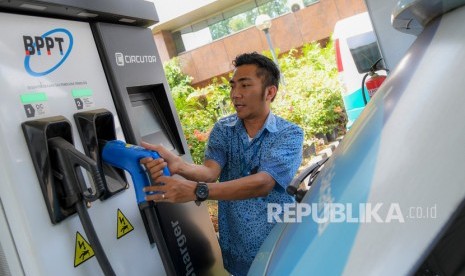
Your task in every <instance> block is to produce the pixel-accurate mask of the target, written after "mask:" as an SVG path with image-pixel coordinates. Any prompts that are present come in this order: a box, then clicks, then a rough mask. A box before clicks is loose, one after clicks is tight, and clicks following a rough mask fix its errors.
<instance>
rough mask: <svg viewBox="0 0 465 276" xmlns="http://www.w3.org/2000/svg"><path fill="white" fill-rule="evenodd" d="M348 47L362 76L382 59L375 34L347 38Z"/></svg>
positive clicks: (368, 33)
mask: <svg viewBox="0 0 465 276" xmlns="http://www.w3.org/2000/svg"><path fill="white" fill-rule="evenodd" d="M347 46H348V47H349V49H350V53H351V54H352V58H353V59H354V62H355V66H356V67H357V70H358V72H359V73H360V74H363V73H366V72H368V71H370V67H371V66H373V64H374V63H375V62H376V61H377V60H379V59H380V58H381V53H380V52H379V48H378V43H377V42H376V36H375V34H374V33H373V32H367V33H363V34H359V35H356V36H352V37H349V38H347Z"/></svg>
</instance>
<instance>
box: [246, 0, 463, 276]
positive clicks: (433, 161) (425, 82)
mask: <svg viewBox="0 0 465 276" xmlns="http://www.w3.org/2000/svg"><path fill="white" fill-rule="evenodd" d="M392 24H393V26H394V27H395V28H396V29H398V30H400V31H403V32H407V33H411V34H415V35H418V37H417V39H416V40H415V42H414V43H413V45H412V46H411V47H410V49H409V50H408V52H407V53H406V55H405V56H404V58H403V59H402V60H401V62H400V63H399V65H398V66H397V67H396V68H395V70H393V71H391V74H390V77H389V78H388V79H387V80H386V81H385V82H384V84H383V85H382V86H381V88H380V89H379V90H378V92H377V93H376V94H375V95H374V97H373V98H372V99H371V101H370V102H369V103H368V105H367V106H366V108H365V109H364V110H363V112H362V113H361V114H360V118H359V119H358V120H357V121H356V122H355V123H354V124H353V126H352V128H351V130H350V131H349V132H348V134H347V135H346V136H345V138H344V139H343V141H342V142H341V144H340V145H339V146H338V148H337V149H336V151H335V153H334V154H333V155H332V156H331V157H330V159H329V160H328V161H327V162H326V163H324V164H322V163H323V162H321V163H320V164H317V165H315V166H314V167H312V168H309V169H307V170H305V171H304V172H303V173H302V174H301V175H299V176H298V177H297V178H296V179H295V181H294V186H296V185H298V184H299V182H301V181H302V180H303V179H304V178H305V177H306V175H310V176H309V178H310V180H309V184H310V187H309V189H308V190H307V191H306V190H305V189H304V190H297V189H296V188H294V190H293V191H291V192H293V193H294V194H295V195H296V198H297V199H298V201H300V203H299V204H296V205H295V206H287V207H286V206H282V208H281V211H282V212H281V213H280V214H279V215H277V214H278V213H279V212H278V211H276V210H277V209H279V208H276V206H274V209H273V210H271V213H272V214H271V215H270V214H269V215H270V218H271V219H275V220H278V222H279V220H281V222H280V223H278V224H277V226H276V227H275V228H274V229H273V231H272V233H271V234H270V235H269V236H268V238H267V240H266V241H265V243H264V244H263V246H262V247H261V250H260V252H259V253H258V255H257V257H256V259H255V261H254V263H253V265H252V268H251V270H250V272H249V274H250V275H465V236H464V235H463V233H464V230H465V222H464V219H463V218H464V215H465V208H464V206H465V205H464V204H465V170H464V164H465V147H464V146H463V144H464V143H463V141H464V137H465V127H463V125H464V124H463V118H465V108H464V107H463V105H464V104H463V103H464V102H465V88H464V87H465V79H464V78H462V77H459V76H456V75H455V74H453V73H456V72H462V71H463V69H462V67H463V64H465V31H464V28H463V27H462V26H465V1H464V0H458V1H445V0H444V1H430V0H408V1H407V0H404V1H400V2H399V4H398V5H397V8H396V9H395V11H394V12H393V22H392ZM320 165H321V166H320ZM291 189H292V188H291ZM326 218H327V219H326Z"/></svg>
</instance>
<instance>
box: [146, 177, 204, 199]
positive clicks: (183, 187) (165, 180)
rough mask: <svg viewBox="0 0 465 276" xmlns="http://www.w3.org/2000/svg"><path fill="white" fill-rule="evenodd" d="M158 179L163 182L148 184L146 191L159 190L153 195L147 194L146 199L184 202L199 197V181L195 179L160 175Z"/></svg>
mask: <svg viewBox="0 0 465 276" xmlns="http://www.w3.org/2000/svg"><path fill="white" fill-rule="evenodd" d="M157 181H159V182H161V185H155V186H148V187H145V188H144V191H145V192H157V193H156V194H153V195H147V196H146V197H145V200H147V201H150V200H153V201H155V202H172V203H183V202H189V201H194V200H196V199H197V197H196V196H195V188H196V187H197V183H196V182H194V181H190V180H186V179H181V178H175V177H171V176H160V177H158V179H157Z"/></svg>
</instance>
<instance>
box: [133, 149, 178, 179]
mask: <svg viewBox="0 0 465 276" xmlns="http://www.w3.org/2000/svg"><path fill="white" fill-rule="evenodd" d="M141 146H142V147H144V148H146V149H148V150H153V151H156V152H158V154H159V155H160V157H161V158H162V159H157V160H152V159H151V158H143V159H141V164H144V165H145V167H146V168H147V170H149V171H150V174H151V175H152V177H153V178H154V180H155V178H157V177H158V174H159V173H160V172H161V171H162V170H163V168H164V167H165V166H167V165H168V169H169V170H170V172H171V174H178V173H179V171H180V169H181V166H182V165H183V164H184V160H182V158H181V157H180V156H177V155H175V154H174V153H172V152H171V151H169V150H168V149H166V148H165V147H164V146H162V145H152V144H149V143H146V142H142V143H141Z"/></svg>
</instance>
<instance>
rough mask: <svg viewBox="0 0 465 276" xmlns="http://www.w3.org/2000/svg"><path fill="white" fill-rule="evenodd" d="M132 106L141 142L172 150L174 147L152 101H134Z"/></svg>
mask: <svg viewBox="0 0 465 276" xmlns="http://www.w3.org/2000/svg"><path fill="white" fill-rule="evenodd" d="M132 106H133V107H134V113H135V116H136V120H137V123H138V127H139V132H140V136H141V138H142V141H144V142H148V143H151V144H161V145H163V146H164V147H165V148H167V149H169V150H173V149H174V145H173V143H172V142H171V139H170V138H169V135H168V132H167V131H166V129H165V127H164V124H163V121H162V119H161V118H160V116H159V115H158V112H157V110H156V108H155V104H154V102H153V100H151V99H143V100H136V101H133V102H132Z"/></svg>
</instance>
